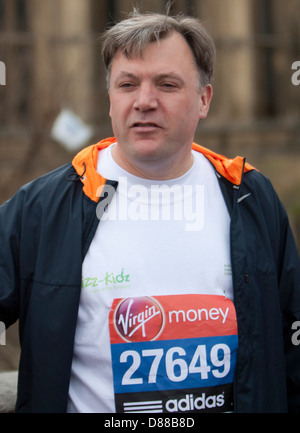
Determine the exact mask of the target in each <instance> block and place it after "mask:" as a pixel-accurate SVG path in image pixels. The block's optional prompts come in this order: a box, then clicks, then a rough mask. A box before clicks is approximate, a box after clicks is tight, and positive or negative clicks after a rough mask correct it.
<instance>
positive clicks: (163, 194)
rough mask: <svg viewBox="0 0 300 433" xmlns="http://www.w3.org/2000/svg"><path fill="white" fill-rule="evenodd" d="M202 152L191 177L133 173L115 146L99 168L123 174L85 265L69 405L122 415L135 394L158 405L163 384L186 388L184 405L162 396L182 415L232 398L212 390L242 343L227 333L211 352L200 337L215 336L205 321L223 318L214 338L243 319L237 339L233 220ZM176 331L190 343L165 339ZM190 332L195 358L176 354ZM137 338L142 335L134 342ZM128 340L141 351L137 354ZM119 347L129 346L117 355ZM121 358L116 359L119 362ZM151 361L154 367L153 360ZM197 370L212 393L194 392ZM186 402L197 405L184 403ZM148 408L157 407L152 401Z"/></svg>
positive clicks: (181, 395)
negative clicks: (124, 165) (146, 176)
mask: <svg viewBox="0 0 300 433" xmlns="http://www.w3.org/2000/svg"><path fill="white" fill-rule="evenodd" d="M193 155H194V165H193V167H192V168H191V169H190V170H189V171H188V172H187V173H186V174H184V175H183V176H181V177H179V178H177V179H173V180H169V181H153V180H147V179H142V178H139V177H136V176H133V175H131V174H130V173H128V172H126V171H125V170H123V169H122V168H121V167H120V166H118V165H117V164H116V163H115V161H114V160H113V157H112V154H111V147H109V148H107V149H105V150H102V151H101V152H100V153H99V159H98V168H97V170H98V172H99V173H101V175H102V176H103V177H104V178H107V179H113V180H118V181H119V186H118V189H117V191H116V194H115V196H114V198H113V201H112V202H111V204H110V205H109V206H108V208H107V209H106V212H105V213H104V215H103V217H102V219H101V222H100V224H99V226H98V229H97V231H96V234H95V237H94V239H93V241H92V244H91V246H90V248H89V251H88V253H87V255H86V258H85V260H84V263H83V267H82V292H81V299H80V307H79V313H78V323H77V328H76V336H75V346H74V357H73V363H72V374H71V382H70V389H69V404H68V411H69V412H98V413H99V412H105V413H108V412H115V411H116V407H117V411H119V410H121V409H120V407H121V408H124V410H125V411H126V410H127V411H129V409H130V408H132V406H130V405H131V404H132V403H130V401H131V400H130V399H129V400H128V399H127V400H126V398H127V397H126V396H128V395H131V396H132V397H134V398H133V400H132V401H138V400H139V398H140V397H139V396H141V395H143V396H144V397H145V398H144V400H145V399H146V401H148V403H149V401H152V400H153V398H155V396H156V395H158V396H159V395H160V394H159V393H158V394H157V389H158V390H159V389H161V388H163V389H164V392H165V394H166V392H167V390H168V389H169V390H170V392H172V395H174V386H175V387H176V386H179V388H180V390H183V391H180V392H181V393H180V392H179V391H178V392H179V394H178V398H177V400H176V401H177V403H176V401H175V400H174V399H172V401H171V400H170V396H169V394H168V395H167V397H166V400H161V398H160V397H159V400H155V401H162V403H161V404H160V403H159V404H158V406H159V405H161V406H162V405H163V406H164V408H167V409H168V411H169V412H170V411H173V412H176V408H177V409H178V404H179V409H180V408H181V409H182V408H183V409H184V408H185V409H184V410H187V409H186V408H189V409H194V410H202V409H203V408H204V409H205V408H206V409H211V408H212V409H214V408H216V407H217V406H220V407H221V406H222V402H224V395H225V394H224V393H225V391H224V390H223V391H222V390H219V389H218V392H219V394H218V395H217V393H215V395H214V396H213V397H212V396H211V395H212V394H211V388H210V387H211V386H219V382H217V383H215V381H216V380H217V379H216V378H217V377H218V376H220V377H221V376H222V369H224V370H223V373H224V372H225V373H226V374H227V373H228V371H229V370H228V365H229V364H228V363H227V361H228V362H229V363H230V362H231V363H233V361H234V356H235V355H234V353H235V350H236V347H235V345H236V340H235V342H234V343H228V344H227V343H226V344H224V343H223V342H222V341H223V340H222V341H221V340H220V341H219V340H216V341H215V340H209V342H211V341H215V343H216V344H214V345H213V346H209V347H211V349H210V350H211V352H210V353H206V350H207V351H208V346H207V345H205V344H206V340H203V339H202V340H201V339H200V340H199V338H200V337H201V338H202V337H203V338H204V337H205V338H206V334H205V332H206V331H205V329H206V328H205V326H204V325H205V323H206V324H207V325H211V326H212V327H213V326H217V324H218V326H217V328H216V330H214V331H208V334H207V336H208V337H210V338H217V339H218V338H220V337H219V336H218V335H219V333H220V332H219V329H221V328H222V326H225V327H226V326H227V325H228V324H229V315H230V314H232V315H233V316H232V317H233V319H232V318H231V319H230V320H231V322H232V323H233V322H234V323H233V324H232V326H233V328H231V330H229V331H228V333H229V334H230V335H231V336H232V334H235V333H236V332H235V330H234V329H235V327H236V323H235V319H234V315H235V311H234V307H233V304H232V299H233V289H232V276H231V260H230V242H229V232H230V217H229V214H228V211H227V208H226V205H225V202H224V199H223V197H222V194H221V191H220V187H219V184H218V180H217V177H216V174H215V170H214V168H213V167H212V166H211V164H210V163H209V162H208V161H207V160H206V158H205V157H204V156H203V155H202V154H200V153H198V152H194V151H193ZM207 295H208V296H207ZM124 300H126V302H127V304H126V303H125V304H123V305H124V308H125V305H126V310H124V311H125V312H124V311H123V312H122V311H121V310H118V308H119V306H120V304H121V303H122V302H123V301H124ZM148 301H149V302H148ZM173 301H174V302H173ZM184 302H187V304H186V308H187V309H186V310H184V311H183V310H181V304H182V305H183V304H184ZM146 304H147V305H146ZM197 304H199V305H197ZM149 312H150V313H149ZM226 312H227V313H226ZM134 313H135V314H134ZM228 314H229V315H228ZM159 316H161V321H160V322H159V323H158V324H157V326H158V327H160V328H159V329H160V330H159V331H157V332H156V331H153V329H156V328H155V326H156V325H155V323H154V322H155V320H158V319H159ZM175 318H177V321H174V320H175ZM150 319H151V320H150ZM181 319H183V320H181ZM116 320H117V321H118V322H116ZM114 321H115V323H113V322H114ZM175 322H176V323H175ZM179 322H180V323H179ZM225 322H226V323H225ZM231 322H230V323H231ZM150 323H152V324H153V325H151V326H152V328H151V329H152V331H151V330H150V328H149V327H150ZM199 323H201V324H203V326H204V328H203V330H202V328H201V330H199V332H198V328H195V329H194V328H191V329H190V328H188V325H191V326H196V325H197V324H199ZM175 325H176V326H177V325H178V328H176V326H175ZM172 329H174V332H175V329H177V331H176V335H177V334H178V335H180V336H181V337H180V339H181V340H180V341H181V342H182V349H181V350H179V351H177V352H176V350H175V351H174V348H172V347H169V346H168V347H169V348H167V346H165V345H166V344H167V343H166V342H167V341H168V342H170V341H171V342H172V341H173V340H174V335H173V336H172V335H171V334H172ZM199 329H200V328H199ZM211 329H212V328H211ZM232 329H233V331H232ZM130 330H131V331H132V332H131V333H130V332H129V331H130ZM151 332H152V334H151ZM222 332H223V331H222ZM222 332H221V334H222ZM189 333H192V335H193V336H195V337H197V341H196V340H195V344H196V345H195V350H194V349H193V352H191V355H190V356H191V358H192V359H191V360H189V361H188V360H183V361H182V362H181V361H176V360H175V358H176V357H178V356H179V357H180V356H182V354H183V353H188V351H189V350H190V349H184V347H185V345H186V344H187V343H186V342H188V341H189V337H190V334H189ZM125 334H126V335H125ZM150 334H151V338H150V336H149V335H150ZM223 334H224V333H223ZM225 334H226V332H225ZM138 335H139V336H138ZM147 335H148V336H147ZM176 335H175V337H176ZM135 336H136V337H137V341H134V340H132V339H134V337H135ZM170 336H171V337H170ZM236 337H237V336H236ZM224 338H225V337H224ZM226 338H227V337H226ZM144 340H145V341H144ZM230 341H231V340H230ZM201 342H202V343H203V342H204V343H205V344H200V343H201ZM154 343H155V344H156V345H157V344H160V343H161V345H162V347H159V348H157V347H156V346H155V347H156V349H154V352H153V349H151V348H152V346H151V345H153V344H154ZM136 344H137V345H138V346H137V347H135V346H134V345H136ZM143 344H146V346H145V348H146V349H145V348H144V349H143V347H144V346H142V345H143ZM209 344H210V343H209ZM124 345H125V346H124ZM149 345H150V346H149ZM230 345H232V347H233V346H234V347H233V349H232V350H233V353H232V354H231V355H228V349H227V347H228V346H230ZM123 346H124V347H123ZM171 346H172V344H171ZM225 346H226V347H225ZM128 347H130V348H131V349H133V348H134V350H131V352H130V351H129V352H128V350H126V349H127V348H128ZM175 347H177V348H178V345H175ZM189 347H190V346H189ZM199 347H201V348H199ZM203 347H205V349H203ZM116 348H118V350H121V351H122V353H120V352H118V350H117V352H116V350H115V349H116ZM140 350H141V352H139V351H140ZM145 350H146V352H145ZM191 350H192V349H191ZM230 350H231V349H230ZM149 351H150V352H149ZM203 351H204V352H203ZM200 354H201V356H202V355H203V356H204V357H203V356H202V358H201V357H200ZM144 355H145V358H143V356H144ZM151 356H152V357H151ZM114 357H115V358H116V359H112V358H114ZM174 357H175V358H174ZM197 358H199V359H198V361H197ZM206 358H207V360H209V359H211V361H210V362H211V366H210V367H206V368H207V370H206V373H205V371H204V370H205V368H204V367H203V366H205V365H206V362H207V361H206ZM225 358H226V359H225ZM165 359H167V360H168V364H169V366H168V367H167V361H165ZM145 360H146V361H147V362H150V361H151V362H152V364H151V362H150V365H148V364H147V366H146V364H145V363H146V361H145ZM112 361H113V367H112ZM199 363H200V366H199ZM144 364H145V365H144ZM176 364H178V365H177V366H176ZM225 364H226V365H225ZM143 365H144V366H143ZM170 365H171V367H170ZM188 365H189V367H188V369H189V373H186V374H185V373H183V370H184V368H183V367H184V366H188ZM172 366H173V367H172ZM191 366H192V367H191ZM181 367H182V369H181ZM195 367H196V368H195ZM122 368H124V371H123V370H122ZM143 368H144V369H148V370H147V372H148V373H147V372H146V373H143V374H144V375H145V378H144V379H142V378H141V373H140V369H143ZM172 368H173V370H172ZM203 368H204V369H203ZM218 368H219V370H218ZM232 368H233V365H231V370H232ZM161 369H163V370H161ZM176 369H177V370H176ZM225 370H226V371H225ZM149 371H150V372H149ZM208 371H210V373H208ZM120 372H121V373H120ZM150 373H151V375H150ZM196 373H197V374H198V376H199V374H200V378H201V377H202V373H203V378H204V379H205V380H206V383H204V385H206V384H207V385H208V386H206V387H205V392H204V391H203V390H204V388H203V389H201V390H200V391H199V390H197V392H198V394H193V393H191V389H192V390H193V389H194V388H195V384H194V382H193V383H192V382H191V381H190V379H189V378H190V377H191V378H192V379H193V380H194V378H196ZM225 373H224V374H225ZM120 374H121V376H120ZM153 374H154V375H153ZM232 374H233V372H232V371H231V376H232ZM150 376H151V378H150ZM163 376H165V377H166V378H167V380H168V381H169V382H168V383H167V382H164V380H165V379H162V377H163ZM208 376H209V377H208ZM147 377H148V379H147ZM159 377H161V379H159ZM192 379H191V380H192ZM198 379H199V377H198ZM220 380H221V379H220ZM230 380H231V379H230ZM230 380H229V379H228V378H226V380H225V379H224V380H223V382H226V386H227V382H228V381H230ZM218 381H219V379H218ZM160 382H163V383H160ZM221 382H222V380H221ZM220 385H221V383H220ZM156 386H157V388H156ZM224 386H225V385H224ZM171 388H172V389H171ZM187 390H188V391H187ZM226 392H227V391H226ZM170 395H171V394H170ZM175 395H176V393H175ZM120 396H121V397H122V398H123V400H124V398H125V397H126V398H125V400H126V401H125V400H124V401H123V400H122V399H121V400H122V401H121V400H120V398H121V397H120ZM188 396H189V397H188ZM191 396H194V397H191ZM228 398H229V397H228ZM149 399H150V400H149ZM222 399H223V400H222ZM117 400H118V401H117ZM173 400H174V401H173ZM187 400H189V404H187V403H184V401H187ZM142 402H143V399H142ZM178 402H179V403H178ZM218 403H219V404H218ZM136 404H137V406H134V407H133V408H134V409H136V407H137V408H138V410H139V411H141V410H143V406H142V403H141V402H140V403H139V402H138V403H136ZM128 405H129V406H128ZM150 406H151V404H150ZM224 407H225V406H224ZM141 408H142V409H141ZM145 408H148V409H149V404H148V406H147V405H146V406H145ZM152 409H153V407H152ZM154 409H156V407H155V408H154ZM159 409H160V406H159ZM227 409H228V408H227ZM145 410H146V409H145ZM159 411H161V410H159Z"/></svg>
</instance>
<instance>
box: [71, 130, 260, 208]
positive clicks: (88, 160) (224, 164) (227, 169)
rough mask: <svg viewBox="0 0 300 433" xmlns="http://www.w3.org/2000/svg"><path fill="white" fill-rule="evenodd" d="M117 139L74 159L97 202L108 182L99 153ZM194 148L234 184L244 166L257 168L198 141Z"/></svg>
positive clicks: (238, 180)
mask: <svg viewBox="0 0 300 433" xmlns="http://www.w3.org/2000/svg"><path fill="white" fill-rule="evenodd" d="M116 141H117V140H116V138H115V137H110V138H107V139H105V140H102V141H100V142H99V143H97V144H94V145H92V146H89V147H86V148H85V149H83V150H82V151H81V152H79V153H78V154H77V155H76V156H75V158H74V159H73V161H72V165H73V167H74V168H75V170H76V172H77V173H78V175H79V176H82V177H81V182H82V183H83V185H84V186H83V192H84V193H85V194H86V195H87V196H88V197H89V198H90V199H91V200H93V201H95V202H98V200H99V197H100V195H101V192H102V189H103V187H104V185H105V183H106V179H105V178H103V177H102V176H101V175H100V174H99V173H98V172H97V163H98V153H99V152H100V151H101V150H103V149H106V148H107V147H109V146H110V145H111V144H113V143H116ZM193 150H195V151H197V152H200V153H202V154H203V155H204V156H205V157H206V158H207V159H208V160H209V161H210V162H211V163H212V164H213V166H214V167H215V169H216V171H217V172H218V173H219V174H220V175H221V176H223V177H225V179H227V180H228V181H229V182H231V183H232V184H233V185H237V186H239V185H240V184H241V182H242V176H243V167H244V173H246V172H248V171H250V170H255V169H254V167H252V166H251V165H250V164H248V163H246V164H244V158H242V157H241V156H237V157H236V158H234V159H228V158H226V157H225V156H223V155H219V154H217V153H215V152H212V151H211V150H209V149H206V148H205V147H202V146H200V145H199V144H196V143H193ZM83 173H84V175H83Z"/></svg>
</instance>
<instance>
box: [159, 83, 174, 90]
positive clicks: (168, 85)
mask: <svg viewBox="0 0 300 433" xmlns="http://www.w3.org/2000/svg"><path fill="white" fill-rule="evenodd" d="M161 87H164V88H165V89H176V88H177V86H176V84H174V83H168V82H165V83H161Z"/></svg>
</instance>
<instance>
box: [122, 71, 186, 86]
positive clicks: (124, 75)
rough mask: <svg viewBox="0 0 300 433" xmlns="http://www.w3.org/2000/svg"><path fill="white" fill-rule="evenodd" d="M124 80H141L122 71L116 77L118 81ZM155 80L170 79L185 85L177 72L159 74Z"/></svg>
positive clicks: (130, 73)
mask: <svg viewBox="0 0 300 433" xmlns="http://www.w3.org/2000/svg"><path fill="white" fill-rule="evenodd" d="M122 78H131V79H139V76H138V75H135V74H133V73H132V72H126V71H121V72H120V73H119V75H118V76H117V77H116V80H120V79H122ZM153 78H154V80H157V81H158V80H168V79H173V80H177V81H179V82H180V83H182V84H183V83H184V80H183V79H182V77H180V75H178V74H177V73H176V72H166V73H162V74H157V75H154V77H153Z"/></svg>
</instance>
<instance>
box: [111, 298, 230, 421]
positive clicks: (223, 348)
mask: <svg viewBox="0 0 300 433" xmlns="http://www.w3.org/2000/svg"><path fill="white" fill-rule="evenodd" d="M109 329H110V342H111V355H112V368H113V378H114V393H115V404H116V412H117V413H135V412H136V413H150V412H157V413H159V412H160V413H183V412H198V413H199V412H226V411H232V410H233V378H234V370H235V364H236V353H237V347H238V335H237V320H236V312H235V308H234V305H233V303H232V301H230V300H229V299H226V298H224V297H223V296H215V295H173V296H154V297H139V298H126V299H115V300H114V302H113V305H112V308H111V311H110V314H109Z"/></svg>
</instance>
